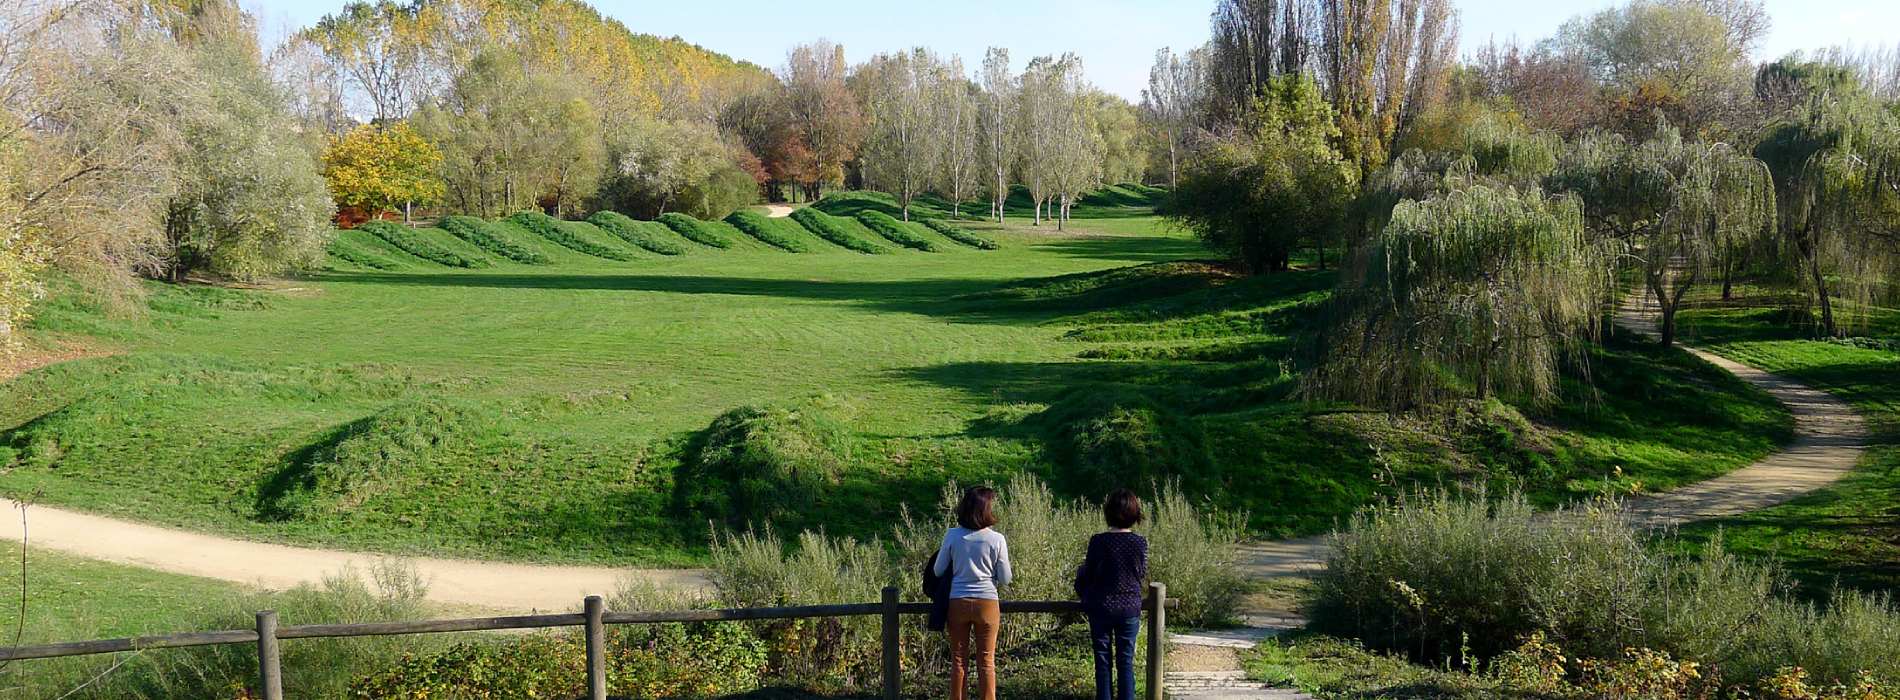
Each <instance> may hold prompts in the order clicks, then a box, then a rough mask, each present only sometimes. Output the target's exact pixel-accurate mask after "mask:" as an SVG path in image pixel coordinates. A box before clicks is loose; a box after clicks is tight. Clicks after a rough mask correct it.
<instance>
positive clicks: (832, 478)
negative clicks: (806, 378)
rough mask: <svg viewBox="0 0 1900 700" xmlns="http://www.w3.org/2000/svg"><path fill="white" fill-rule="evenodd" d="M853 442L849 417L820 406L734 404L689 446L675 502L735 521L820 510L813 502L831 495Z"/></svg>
mask: <svg viewBox="0 0 1900 700" xmlns="http://www.w3.org/2000/svg"><path fill="white" fill-rule="evenodd" d="M851 444H852V441H851V434H850V431H849V430H848V429H847V428H846V427H845V424H844V422H843V421H841V420H839V419H838V418H837V417H835V416H833V415H831V413H830V412H829V411H828V410H827V408H826V407H824V406H821V405H819V404H817V403H806V404H802V405H795V406H744V407H740V408H735V409H732V410H730V411H727V412H725V413H724V414H722V415H720V416H719V417H718V418H716V419H714V420H713V422H712V425H711V426H710V427H708V428H707V429H706V431H705V432H704V433H702V434H701V435H700V437H699V438H698V439H697V441H696V444H695V445H694V446H692V447H690V448H689V456H688V458H687V463H686V465H685V466H684V470H683V473H682V474H681V476H680V478H679V479H678V481H677V486H676V488H678V489H679V491H678V496H677V501H678V503H679V505H680V506H682V507H683V509H684V510H685V511H687V512H690V513H696V514H699V515H703V516H706V517H712V518H717V519H720V520H722V521H725V522H727V523H730V524H735V525H744V524H746V522H747V521H751V522H757V523H771V522H775V521H779V520H781V519H783V518H796V517H799V516H800V515H802V514H804V513H808V512H813V511H822V510H823V508H821V507H816V506H814V505H813V504H815V503H822V502H825V501H826V500H828V499H827V496H828V494H829V491H830V490H831V487H833V486H835V485H836V484H837V483H838V479H839V475H840V473H841V472H842V471H843V470H844V468H845V465H846V463H847V461H848V460H849V457H850V451H851Z"/></svg>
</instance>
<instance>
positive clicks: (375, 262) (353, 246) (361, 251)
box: [327, 236, 408, 270]
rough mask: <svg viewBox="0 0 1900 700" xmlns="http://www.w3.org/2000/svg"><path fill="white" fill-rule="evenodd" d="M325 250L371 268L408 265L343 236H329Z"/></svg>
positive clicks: (340, 257)
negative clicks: (328, 242)
mask: <svg viewBox="0 0 1900 700" xmlns="http://www.w3.org/2000/svg"><path fill="white" fill-rule="evenodd" d="M327 250H329V252H330V255H331V256H333V257H335V258H336V259H338V260H342V261H343V262H346V263H349V264H351V265H357V266H361V267H367V268H370V269H372V270H400V269H403V268H405V267H408V265H404V264H402V263H401V262H398V261H396V260H394V259H391V258H390V257H388V256H386V255H383V254H381V253H378V252H376V251H373V250H370V249H368V248H365V247H363V246H360V245H357V243H356V242H355V241H351V240H349V239H347V238H344V237H343V236H336V237H334V238H331V239H330V244H329V246H328V248H327Z"/></svg>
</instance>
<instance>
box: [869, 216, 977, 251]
mask: <svg viewBox="0 0 1900 700" xmlns="http://www.w3.org/2000/svg"><path fill="white" fill-rule="evenodd" d="M886 216H889V215H888V214H886ZM923 221H924V225H925V226H928V227H930V230H932V231H936V232H937V233H939V234H942V235H943V237H944V238H948V239H950V240H953V241H956V242H958V243H962V244H964V245H967V246H970V247H971V248H979V249H982V250H996V241H992V240H990V239H988V238H984V237H982V236H978V235H976V234H974V233H970V232H969V231H965V230H963V229H960V228H957V227H956V226H955V225H953V224H951V223H950V222H948V221H944V220H943V219H924V220H923Z"/></svg>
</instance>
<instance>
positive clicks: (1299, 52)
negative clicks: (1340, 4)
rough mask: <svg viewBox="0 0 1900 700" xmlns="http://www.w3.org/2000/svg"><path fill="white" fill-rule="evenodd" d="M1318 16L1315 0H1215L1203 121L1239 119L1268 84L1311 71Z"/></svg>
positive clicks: (1316, 42) (1230, 121)
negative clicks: (1205, 115) (1206, 98)
mask: <svg viewBox="0 0 1900 700" xmlns="http://www.w3.org/2000/svg"><path fill="white" fill-rule="evenodd" d="M1319 18H1320V4H1319V0H1220V2H1219V3H1218V4H1216V5H1215V6H1214V15H1213V37H1212V38H1211V39H1209V40H1208V49H1207V50H1208V56H1207V58H1208V61H1207V68H1206V77H1207V89H1208V92H1209V95H1208V97H1209V100H1208V104H1207V116H1208V118H1209V119H1210V120H1212V121H1213V122H1215V123H1221V124H1231V123H1234V122H1236V121H1239V120H1240V118H1241V117H1242V116H1244V115H1245V114H1246V112H1247V110H1248V109H1251V108H1252V107H1253V104H1254V98H1255V97H1257V96H1258V95H1259V94H1260V88H1261V87H1262V86H1264V85H1266V84H1267V81H1269V80H1271V79H1273V78H1274V77H1276V76H1281V75H1298V74H1300V73H1304V72H1307V71H1309V70H1311V69H1312V68H1313V66H1312V60H1313V55H1314V51H1315V47H1316V46H1317V45H1318V43H1319V36H1320V34H1319Z"/></svg>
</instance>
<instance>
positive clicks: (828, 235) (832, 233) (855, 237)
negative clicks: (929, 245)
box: [789, 207, 890, 255]
mask: <svg viewBox="0 0 1900 700" xmlns="http://www.w3.org/2000/svg"><path fill="white" fill-rule="evenodd" d="M789 218H790V219H791V220H793V221H796V222H798V223H799V225H801V226H804V227H805V230H807V231H810V232H812V234H813V235H815V236H817V237H819V238H823V239H825V240H827V241H830V242H832V243H833V244H835V245H837V246H838V247H840V248H844V249H845V250H853V251H857V252H860V253H867V254H872V255H875V254H879V253H888V252H890V249H889V248H885V247H884V246H881V245H878V244H876V243H872V242H871V238H873V236H867V235H864V234H862V233H859V231H856V230H853V229H854V228H861V225H859V224H858V223H857V222H856V221H854V220H851V219H846V218H843V217H837V216H832V215H830V214H826V213H824V212H822V211H818V210H817V209H813V208H810V207H806V208H804V209H800V210H798V211H794V212H792V215H791V216H790V217H789Z"/></svg>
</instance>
